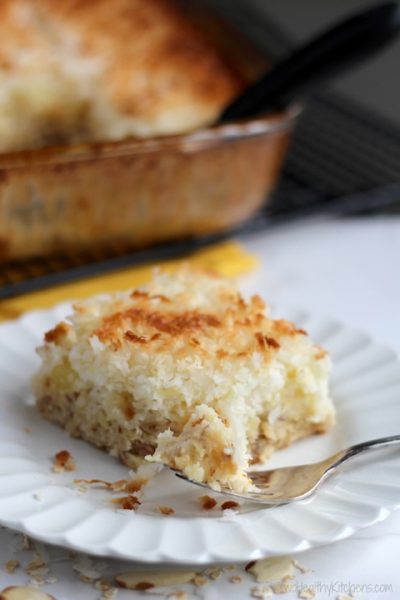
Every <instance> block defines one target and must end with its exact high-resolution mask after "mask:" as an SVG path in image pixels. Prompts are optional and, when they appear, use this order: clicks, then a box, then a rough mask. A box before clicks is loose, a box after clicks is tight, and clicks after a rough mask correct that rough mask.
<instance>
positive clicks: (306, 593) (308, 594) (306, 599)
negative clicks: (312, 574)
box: [297, 587, 315, 600]
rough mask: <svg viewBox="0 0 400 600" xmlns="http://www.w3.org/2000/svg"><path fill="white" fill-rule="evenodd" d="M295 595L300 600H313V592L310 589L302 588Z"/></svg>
mask: <svg viewBox="0 0 400 600" xmlns="http://www.w3.org/2000/svg"><path fill="white" fill-rule="evenodd" d="M297 595H298V597H299V598H302V600H310V598H315V590H314V589H313V588H312V587H303V588H302V589H301V590H300V591H299V593H298V594H297Z"/></svg>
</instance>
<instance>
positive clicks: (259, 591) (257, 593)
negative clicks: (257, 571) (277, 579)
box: [250, 585, 272, 600]
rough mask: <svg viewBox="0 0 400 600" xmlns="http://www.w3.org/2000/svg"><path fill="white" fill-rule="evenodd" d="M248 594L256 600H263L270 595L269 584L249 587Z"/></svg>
mask: <svg viewBox="0 0 400 600" xmlns="http://www.w3.org/2000/svg"><path fill="white" fill-rule="evenodd" d="M250 595H251V597H252V598H257V599H258V600H265V598H269V597H270V596H272V589H271V587H270V586H269V585H263V586H261V585H256V586H254V587H252V588H251V590H250Z"/></svg>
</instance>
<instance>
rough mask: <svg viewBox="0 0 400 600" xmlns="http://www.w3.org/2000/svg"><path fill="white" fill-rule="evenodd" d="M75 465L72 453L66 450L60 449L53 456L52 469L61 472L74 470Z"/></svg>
mask: <svg viewBox="0 0 400 600" xmlns="http://www.w3.org/2000/svg"><path fill="white" fill-rule="evenodd" d="M75 468H76V465H75V461H74V459H73V457H72V454H71V453H70V452H69V451H68V450H60V451H59V452H57V453H56V454H55V456H54V460H53V471H54V473H62V472H64V471H75Z"/></svg>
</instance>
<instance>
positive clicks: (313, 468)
mask: <svg viewBox="0 0 400 600" xmlns="http://www.w3.org/2000/svg"><path fill="white" fill-rule="evenodd" d="M396 445H397V446H400V435H392V436H389V437H384V438H379V439H376V440H369V441H367V442H362V443H361V444H355V445H354V446H350V447H349V448H346V449H345V450H340V451H339V452H336V454H333V456H330V457H329V458H326V459H325V460H322V461H321V462H318V463H312V464H310V465H297V466H295V467H282V468H280V469H271V470H268V471H250V472H248V473H247V475H248V476H249V478H250V479H251V481H252V483H253V484H254V485H255V486H256V488H257V489H254V490H252V491H248V492H244V493H238V492H234V491H232V490H231V489H230V488H228V487H226V486H222V487H221V492H222V493H223V494H228V495H229V496H234V497H235V498H240V499H242V500H251V501H252V502H260V503H262V504H270V505H277V504H288V503H289V502H295V501H297V500H303V499H304V498H307V497H308V496H310V495H311V494H313V493H314V492H315V490H316V489H317V488H318V487H319V485H320V484H321V483H322V482H323V481H325V479H327V477H329V476H331V475H333V473H335V471H337V470H338V469H339V467H340V466H341V465H342V464H343V463H345V462H347V461H348V460H350V459H351V458H353V457H354V456H358V455H359V454H363V453H364V452H368V451H370V450H374V449H378V448H384V447H386V446H396ZM175 473H176V475H177V476H178V477H180V478H181V479H185V480H186V481H190V482H191V483H195V484H196V485H200V486H201V487H203V488H207V489H209V490H211V491H214V490H213V489H212V488H211V487H210V486H209V485H207V484H204V483H199V482H198V481H194V480H192V479H189V478H188V477H186V476H185V475H184V474H183V473H181V472H179V471H175Z"/></svg>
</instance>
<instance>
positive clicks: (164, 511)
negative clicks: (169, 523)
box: [157, 506, 175, 516]
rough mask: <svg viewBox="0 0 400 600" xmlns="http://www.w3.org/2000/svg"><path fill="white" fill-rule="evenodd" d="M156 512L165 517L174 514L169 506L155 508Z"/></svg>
mask: <svg viewBox="0 0 400 600" xmlns="http://www.w3.org/2000/svg"><path fill="white" fill-rule="evenodd" d="M157 510H158V512H159V513H160V514H162V515H166V516H169V515H174V514H175V511H174V509H173V508H171V506H157Z"/></svg>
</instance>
